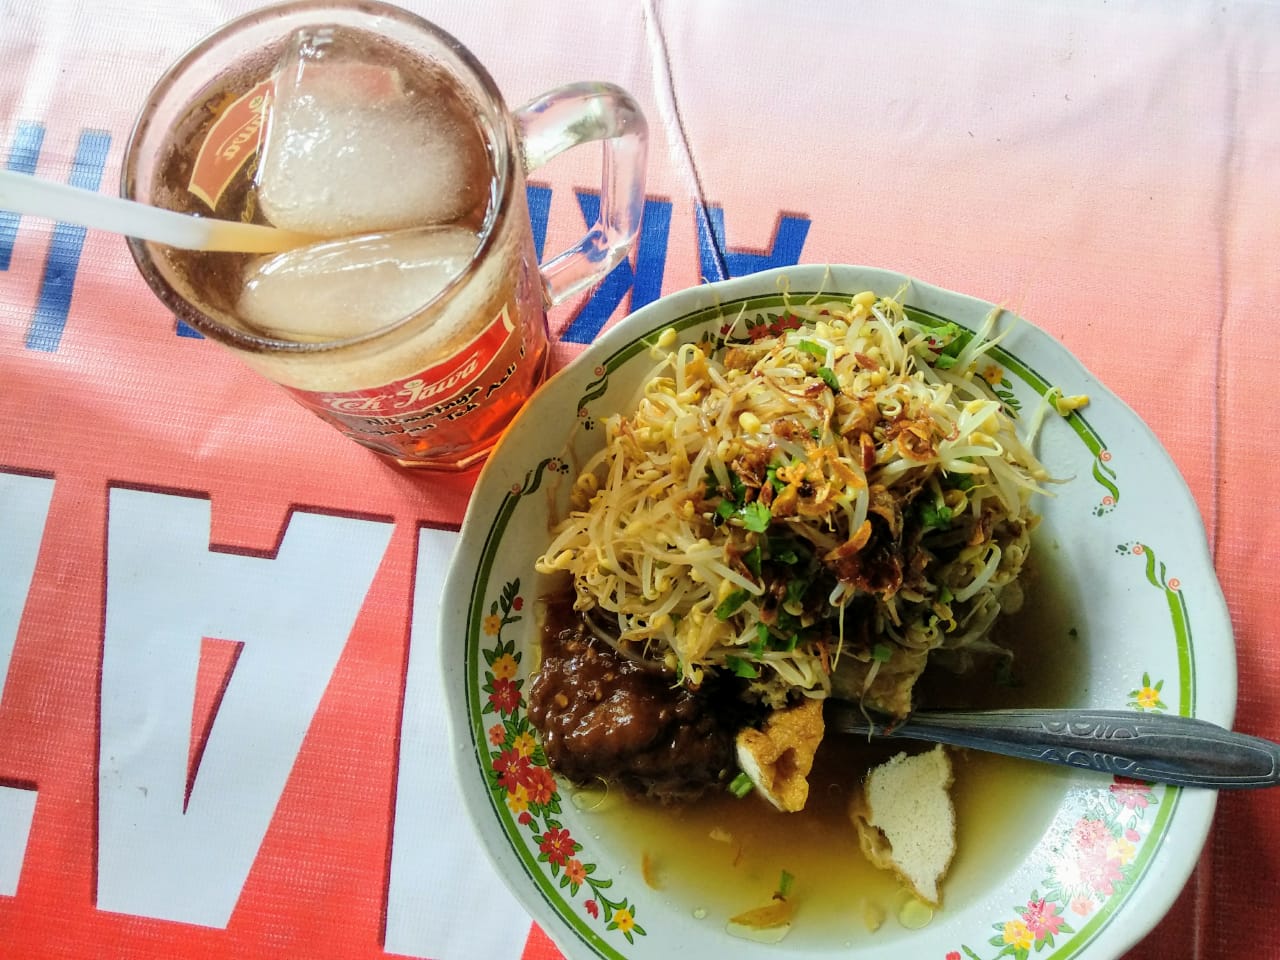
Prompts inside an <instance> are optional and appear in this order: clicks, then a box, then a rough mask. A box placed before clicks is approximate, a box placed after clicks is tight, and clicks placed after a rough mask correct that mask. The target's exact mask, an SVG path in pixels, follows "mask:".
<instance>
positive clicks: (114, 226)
mask: <svg viewBox="0 0 1280 960" xmlns="http://www.w3.org/2000/svg"><path fill="white" fill-rule="evenodd" d="M0 210H10V211H12V212H14V213H21V214H27V215H29V216H34V217H47V218H48V219H51V220H60V221H64V222H66V223H74V224H76V225H77V226H81V227H92V228H93V229H95V230H106V231H108V232H110V233H122V234H124V235H125V236H128V237H137V238H138V239H140V240H150V241H152V242H154V243H163V244H167V245H169V246H171V247H180V248H182V249H184V250H222V251H234V252H237V253H275V252H278V251H281V250H289V249H291V248H293V247H297V246H301V245H302V244H304V243H309V242H311V241H313V240H314V239H315V238H314V237H308V236H306V235H305V234H300V233H295V232H294V231H292V230H280V229H277V228H275V227H267V226H262V225H260V224H256V223H240V222H238V221H235V220H218V219H215V218H213V217H196V216H191V215H189V214H185V213H177V212H175V211H173V210H165V209H164V208H162V207H152V206H149V205H147V204H145V203H138V202H137V201H134V200H125V199H123V198H122V197H112V196H108V195H107V194H105V193H98V192H97V191H95V190H83V189H81V188H80V187H72V186H69V185H68V184H65V183H54V182H53V181H51V180H41V179H40V178H39V177H33V176H29V175H27V174H25V173H17V172H15V171H13V170H0Z"/></svg>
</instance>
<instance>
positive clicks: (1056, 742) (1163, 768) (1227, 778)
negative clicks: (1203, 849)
mask: <svg viewBox="0 0 1280 960" xmlns="http://www.w3.org/2000/svg"><path fill="white" fill-rule="evenodd" d="M826 717H827V722H828V723H829V724H831V726H832V727H833V728H834V729H839V730H843V731H846V732H849V733H859V734H863V735H872V736H878V737H902V738H906V739H911V740H926V741H929V742H931V743H945V744H949V745H951V746H956V747H969V748H971V749H974V750H984V751H986V752H988V753H999V754H1003V755H1005V756H1009V757H1021V758H1023V759H1026V760H1039V761H1041V762H1044V763H1057V764H1062V765H1064V766H1068V767H1077V768H1081V769H1086V770H1096V771H1098V772H1099V773H1109V774H1117V775H1120V776H1124V777H1130V778H1132V779H1134V780H1147V781H1155V782H1158V783H1169V784H1173V785H1175V786H1182V787H1208V788H1210V789H1215V790H1241V789H1248V788H1253V787H1272V786H1276V785H1280V744H1275V743H1272V742H1271V741H1270V740H1264V739H1262V738H1261V737H1252V736H1248V735H1247V734H1243V733H1235V732H1233V731H1231V730H1226V729H1224V728H1222V727H1219V726H1217V725H1216V724H1212V723H1209V722H1208V721H1205V720H1197V719H1195V718H1193V717H1179V716H1170V715H1167V714H1142V713H1134V712H1132V711H1128V710H985V711H973V712H954V713H953V712H932V711H930V712H923V713H917V714H913V715H912V716H911V717H909V718H908V719H907V720H905V721H903V722H902V723H899V724H897V725H896V726H895V725H893V724H891V723H888V722H884V721H881V720H878V719H876V720H873V721H870V722H869V721H868V719H867V718H866V717H865V716H863V714H862V712H861V710H859V708H858V706H857V705H856V704H852V703H844V702H837V701H834V700H833V701H831V702H830V703H829V704H828V708H827V714H826Z"/></svg>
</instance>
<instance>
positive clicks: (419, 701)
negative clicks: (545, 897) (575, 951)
mask: <svg viewBox="0 0 1280 960" xmlns="http://www.w3.org/2000/svg"><path fill="white" fill-rule="evenodd" d="M457 539H458V535H457V534H456V533H447V532H444V531H441V530H426V529H424V530H420V531H419V532H418V571H417V583H416V584H415V586H414V589H413V632H412V633H411V635H410V638H409V669H408V676H406V677H405V691H404V721H403V722H402V724H401V728H400V770H399V774H398V776H397V780H396V822H395V832H394V834H393V838H394V839H393V843H392V848H391V887H390V890H389V891H388V893H387V937H386V943H385V944H384V946H385V947H386V949H387V952H388V953H398V954H404V955H406V956H411V957H434V958H435V960H469V958H471V957H518V956H520V951H521V948H522V947H523V946H524V942H525V939H526V938H527V937H528V936H529V919H528V915H527V914H526V913H525V912H524V910H522V909H521V908H520V907H519V906H518V905H517V904H516V902H515V899H514V898H513V897H512V896H511V894H510V893H508V892H507V888H506V887H505V886H504V885H503V883H502V881H501V880H500V879H499V878H498V875H497V874H496V873H495V872H494V869H493V867H492V866H491V865H490V864H489V858H488V857H486V856H485V855H484V854H483V853H482V852H481V851H480V850H479V849H478V843H479V841H478V840H477V841H470V840H468V841H467V842H461V841H460V840H458V839H457V838H458V837H461V836H467V835H469V834H470V832H471V825H470V824H469V823H468V822H467V811H466V808H465V807H463V805H462V796H461V793H460V792H459V790H458V785H457V783H456V780H455V774H454V769H453V756H452V753H453V748H452V747H451V745H450V743H449V738H448V730H449V719H448V711H447V710H446V709H445V702H444V689H443V687H442V685H441V680H440V676H441V670H440V644H441V642H442V640H441V637H440V625H439V617H440V592H441V588H442V586H443V582H442V581H443V578H442V577H441V575H440V573H441V571H442V570H445V569H447V568H448V566H449V557H450V555H451V554H452V552H453V548H454V545H455V543H456V542H457ZM444 642H447V643H452V644H459V645H460V644H461V643H462V637H447V638H444ZM444 837H450V838H453V839H451V840H448V841H445V840H442V838H444ZM480 917H483V918H484V919H483V921H482V922H479V921H477V918H480Z"/></svg>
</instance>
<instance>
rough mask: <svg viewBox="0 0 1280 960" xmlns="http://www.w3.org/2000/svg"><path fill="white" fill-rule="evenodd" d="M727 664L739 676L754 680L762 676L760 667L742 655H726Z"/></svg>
mask: <svg viewBox="0 0 1280 960" xmlns="http://www.w3.org/2000/svg"><path fill="white" fill-rule="evenodd" d="M724 662H725V666H727V667H728V668H729V669H730V670H732V671H733V672H734V673H735V674H736V675H737V676H739V677H746V678H747V679H748V680H754V679H755V678H756V677H758V676H760V668H759V667H757V666H756V665H755V664H754V663H752V662H751V661H749V660H744V659H742V657H732V656H730V657H725V658H724Z"/></svg>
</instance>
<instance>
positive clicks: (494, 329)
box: [121, 0, 647, 470]
mask: <svg viewBox="0 0 1280 960" xmlns="http://www.w3.org/2000/svg"><path fill="white" fill-rule="evenodd" d="M595 140H602V141H603V142H604V148H605V149H604V161H603V173H602V188H601V202H600V211H601V212H600V219H599V221H598V222H597V223H596V224H595V225H594V226H593V227H592V228H591V229H590V230H589V231H588V232H587V234H586V236H584V237H583V238H582V240H580V241H579V242H578V243H577V244H576V245H575V246H573V247H571V248H569V249H568V250H566V251H564V252H563V253H560V254H559V255H557V256H555V257H552V258H551V259H550V260H548V261H547V262H546V263H545V264H543V265H542V266H541V267H539V264H538V259H537V255H536V253H535V250H534V244H533V236H532V228H531V226H530V222H529V214H528V209H527V205H526V196H525V174H526V172H528V171H530V170H533V169H534V168H536V167H538V166H540V165H541V164H543V163H545V162H546V161H547V160H549V159H551V158H552V157H553V156H555V155H556V154H558V153H560V152H561V151H563V150H565V149H568V148H569V147H573V146H577V145H579V144H581V143H586V142H589V141H595ZM646 149H647V127H646V124H645V120H644V116H643V115H642V114H641V112H640V110H639V108H638V107H637V105H636V103H635V101H634V100H633V99H632V98H631V97H630V96H629V95H628V94H627V93H626V92H625V91H623V90H621V89H620V88H618V87H615V86H612V85H610V84H603V83H581V84H574V85H570V86H567V87H562V88H559V89H556V90H553V91H551V92H549V93H546V94H544V95H543V96H541V97H539V98H537V99H536V100H534V101H532V102H531V103H529V104H527V105H526V106H524V107H521V108H520V109H518V110H515V111H509V110H508V109H507V108H506V106H505V104H504V103H503V100H502V96H501V94H500V93H499V91H498V89H497V87H496V86H495V84H494V82H493V79H492V78H491V77H490V76H489V74H488V72H487V71H486V70H485V69H484V67H483V66H481V65H480V63H478V62H477V61H476V59H475V58H474V57H473V56H472V55H471V54H470V53H469V52H468V51H467V50H466V49H465V48H464V47H463V46H462V45H461V44H460V43H458V42H457V41H456V40H454V39H453V38H452V37H450V36H449V35H448V34H446V33H444V32H443V31H441V30H439V29H438V28H436V27H435V26H433V25H432V24H430V23H427V22H426V21H425V20H422V19H421V18H419V17H417V16H415V15H413V14H411V13H408V12H407V11H404V10H401V9H399V8H397V7H393V6H390V5H384V4H381V3H374V2H352V3H343V2H311V0H304V2H295V3H287V4H284V5H281V6H276V7H270V8H267V9H263V10H260V11H257V12H255V13H252V14H250V15H248V16H245V17H242V18H240V19H238V20H235V21H233V22H231V23H229V24H227V25H225V26H224V27H222V28H221V29H219V30H218V31H217V32H215V33H214V34H212V35H211V36H209V37H208V38H207V39H205V40H204V41H202V42H201V43H200V44H198V45H197V46H196V47H194V48H193V49H192V50H191V51H190V52H188V53H187V54H186V55H185V56H184V57H183V58H182V59H181V60H180V61H179V62H178V63H177V64H175V65H174V66H173V67H172V68H170V70H169V71H168V73H167V74H166V75H165V76H164V77H163V79H161V81H160V82H159V84H158V85H157V86H156V88H155V90H154V91H153V92H152V95H151V97H150V99H149V101H148V102H147V104H146V105H145V107H144V108H143V111H142V114H141V116H140V118H139V120H138V122H137V125H136V127H135V128H134V131H133V134H132V136H131V138H130V141H129V144H128V146H127V148H126V151H125V158H124V165H123V171H122V185H121V189H122V193H123V195H124V196H126V197H129V198H132V199H135V200H141V201H143V202H145V203H151V204H155V205H158V206H162V207H168V208H170V209H176V210H181V211H184V212H190V213H198V214H201V215H204V216H212V217H218V218H221V219H241V220H246V221H252V222H257V223H264V222H265V223H270V224H272V225H274V226H278V227H284V228H288V229H293V230H295V231H298V232H300V233H302V234H306V235H308V236H309V237H315V238H316V241H315V243H313V244H310V245H307V246H304V247H301V248H298V249H294V250H290V251H286V252H284V253H281V254H277V255H275V256H271V257H265V256H253V255H249V254H240V253H208V252H193V251H183V250H176V249H174V248H170V247H166V246H163V245H159V244H153V243H148V242H146V241H142V240H137V239H130V240H129V247H130V250H131V252H132V254H133V257H134V260H135V261H136V262H137V264H138V267H139V269H140V270H141V272H142V275H143V277H144V278H145V279H146V281H147V283H148V284H149V285H150V286H151V288H152V290H153V291H155V293H156V294H157V295H158V296H159V297H160V299H161V300H162V301H163V302H164V303H165V304H166V305H167V306H168V307H169V308H170V309H171V310H173V311H174V313H176V314H177V316H178V317H179V318H181V319H182V320H184V321H186V322H187V323H189V324H190V325H191V326H192V327H194V328H195V329H197V330H199V331H200V332H201V333H203V334H205V335H207V336H208V337H210V338H212V339H214V340H216V341H218V342H219V343H221V344H222V345H223V346H225V347H227V348H229V349H231V350H232V351H233V352H234V353H235V354H237V355H238V356H239V357H240V358H241V359H242V360H244V361H245V362H246V363H247V364H249V365H250V366H251V367H252V368H254V369H255V370H257V371H258V372H259V373H260V374H262V375H264V376H266V377H267V378H269V379H270V380H273V381H274V382H276V383H278V384H280V385H282V386H283V387H284V388H285V389H286V390H287V391H288V392H289V393H290V394H292V396H293V397H294V399H295V400H297V401H299V402H300V403H301V404H302V405H303V406H305V407H307V408H308V409H309V410H311V411H312V412H314V413H316V414H317V415H318V416H319V417H320V418H321V419H323V420H325V421H326V422H327V423H329V424H331V425H332V426H334V427H336V428H337V429H339V430H340V431H342V433H344V434H345V435H346V436H348V437H350V438H351V439H352V440H355V441H356V442H357V443H360V444H363V445H364V446H366V447H368V448H370V449H372V450H374V451H376V452H378V453H380V454H384V455H386V456H388V457H391V458H394V459H395V460H396V461H398V462H400V463H401V464H403V465H406V466H426V467H434V468H439V469H446V470H464V469H467V468H469V467H471V466H473V465H475V464H476V463H478V462H480V461H481V460H482V459H483V458H484V456H485V455H486V454H487V453H488V451H489V450H490V448H491V447H492V446H493V444H494V443H496V441H497V439H498V437H499V436H500V435H501V433H502V430H503V428H504V427H505V426H506V424H507V423H508V422H509V421H510V419H511V418H512V417H513V416H514V414H515V413H516V411H517V410H518V409H519V408H520V407H521V405H522V404H523V403H524V401H525V400H526V399H528V397H529V395H530V394H531V393H532V392H533V390H534V389H535V388H536V387H537V386H538V385H539V383H540V382H541V381H542V379H543V377H544V375H545V369H546V364H547V356H548V352H549V350H548V329H547V321H546V313H545V308H546V307H547V306H550V305H553V304H555V303H558V302H560V301H561V300H563V299H564V298H566V297H568V296H570V295H572V294H574V293H576V292H579V291H581V290H583V289H584V288H586V287H588V286H590V285H591V284H593V283H595V282H596V281H597V280H599V279H601V278H602V277H603V276H604V275H605V274H607V273H608V272H609V270H610V269H612V268H613V266H614V265H615V264H617V263H618V261H619V260H621V259H622V258H623V257H624V256H626V254H627V251H628V249H629V248H630V246H631V244H632V243H633V241H634V238H635V235H636V231H637V229H638V228H639V223H640V215H641V212H642V209H643V203H644V172H645V160H646Z"/></svg>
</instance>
